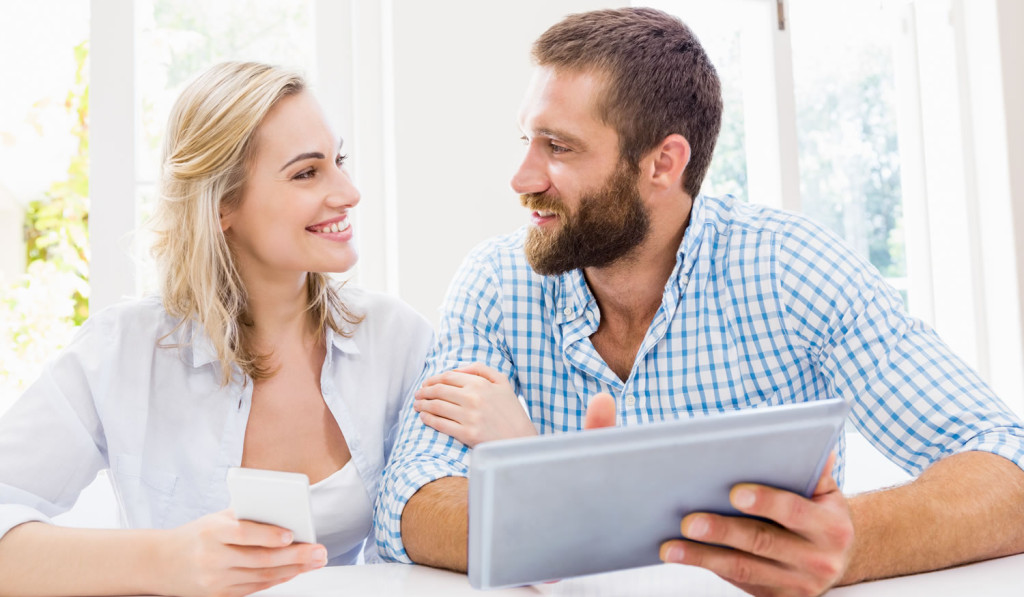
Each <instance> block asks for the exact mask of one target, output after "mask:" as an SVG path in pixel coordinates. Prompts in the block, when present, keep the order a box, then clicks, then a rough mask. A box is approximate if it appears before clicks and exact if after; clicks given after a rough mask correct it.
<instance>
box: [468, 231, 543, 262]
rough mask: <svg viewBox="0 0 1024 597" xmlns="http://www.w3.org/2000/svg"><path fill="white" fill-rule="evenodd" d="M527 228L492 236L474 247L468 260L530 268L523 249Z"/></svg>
mask: <svg viewBox="0 0 1024 597" xmlns="http://www.w3.org/2000/svg"><path fill="white" fill-rule="evenodd" d="M526 232H527V226H522V227H520V228H518V229H516V230H514V231H512V232H509V233H507V234H500V235H498V236H492V237H491V238H488V239H486V240H484V241H482V242H480V243H479V244H477V245H476V246H475V247H473V249H472V250H470V252H469V254H468V256H467V259H470V260H474V261H477V262H480V263H493V264H494V265H495V266H501V265H505V266H509V265H514V266H525V267H527V268H529V263H527V261H526V254H525V253H524V252H523V247H524V245H525V244H526Z"/></svg>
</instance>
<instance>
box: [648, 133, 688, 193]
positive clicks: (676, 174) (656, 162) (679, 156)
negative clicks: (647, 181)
mask: <svg viewBox="0 0 1024 597" xmlns="http://www.w3.org/2000/svg"><path fill="white" fill-rule="evenodd" d="M649 155H650V156H651V159H652V163H651V184H653V185H655V186H657V187H661V188H678V189H681V188H682V187H683V185H682V178H683V176H684V174H685V173H686V166H687V165H689V163H690V142H689V141H687V140H686V137H684V136H682V135H679V134H672V135H669V136H667V137H665V138H664V139H663V140H662V141H661V143H660V144H658V146H657V147H655V148H654V149H653V150H652V151H651V153H650V154H649Z"/></svg>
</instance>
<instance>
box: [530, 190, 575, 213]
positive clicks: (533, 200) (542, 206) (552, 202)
mask: <svg viewBox="0 0 1024 597" xmlns="http://www.w3.org/2000/svg"><path fill="white" fill-rule="evenodd" d="M519 203H521V204H522V205H523V207H525V208H527V209H529V210H531V211H550V212H554V213H556V214H561V213H562V212H563V211H564V210H563V208H562V202H561V201H559V200H558V199H555V198H553V197H551V196H550V195H548V194H546V193H527V194H524V195H520V196H519Z"/></svg>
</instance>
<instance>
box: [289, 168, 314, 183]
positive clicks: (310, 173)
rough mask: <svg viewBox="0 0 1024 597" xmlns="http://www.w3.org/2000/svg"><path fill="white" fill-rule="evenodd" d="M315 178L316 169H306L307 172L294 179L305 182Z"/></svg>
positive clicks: (297, 175) (300, 173) (304, 171)
mask: <svg viewBox="0 0 1024 597" xmlns="http://www.w3.org/2000/svg"><path fill="white" fill-rule="evenodd" d="M314 176H316V168H306V169H305V170H303V171H302V172H299V173H298V174H296V175H295V176H293V177H292V178H294V179H296V180H305V179H307V178H313V177H314Z"/></svg>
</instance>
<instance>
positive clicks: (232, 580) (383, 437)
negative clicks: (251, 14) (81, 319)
mask: <svg viewBox="0 0 1024 597" xmlns="http://www.w3.org/2000/svg"><path fill="white" fill-rule="evenodd" d="M340 148H341V143H340V141H339V139H338V137H336V136H335V135H334V134H333V133H332V132H331V130H330V128H329V127H328V125H327V123H326V120H325V118H324V116H323V113H322V111H321V109H320V107H319V105H318V104H317V102H316V100H315V99H314V98H313V96H312V95H310V93H309V91H307V90H306V89H305V84H304V83H303V80H302V78H301V77H299V76H298V75H296V74H294V73H290V72H287V71H284V70H281V69H278V68H274V67H270V66H266V65H261V64H253V63H226V64H221V65H218V66H216V67H214V68H212V69H211V70H209V71H207V72H206V73H204V74H203V75H201V76H200V77H199V78H197V79H196V80H195V81H193V82H192V83H191V84H190V85H189V86H188V88H187V89H186V90H185V91H184V92H183V93H182V95H181V97H180V98H179V99H178V101H177V103H176V105H175V107H174V109H173V112H172V115H171V117H170V121H169V126H168V132H167V139H166V143H165V147H164V161H163V166H162V179H161V192H160V199H159V204H158V206H157V208H156V214H155V222H156V243H155V246H154V257H155V258H156V262H157V264H158V267H159V270H160V275H161V280H162V293H161V296H160V297H159V298H150V299H143V300H138V301H130V302H124V303H121V304H119V305H116V306H114V307H111V308H109V309H106V310H104V311H101V312H99V313H97V314H95V315H94V316H93V317H92V318H90V320H89V321H88V322H87V323H86V324H85V325H84V326H83V327H82V329H81V331H80V332H79V333H78V335H77V336H76V338H75V339H74V341H73V342H72V343H71V345H70V346H69V347H68V348H67V349H66V350H64V351H63V352H62V353H61V354H60V355H59V356H58V357H57V358H56V359H55V360H54V361H53V362H51V363H50V364H49V365H48V367H47V369H46V371H45V372H44V374H43V375H42V377H41V378H40V379H39V380H38V381H37V382H36V383H35V384H34V385H33V386H31V387H30V388H29V389H28V390H27V391H26V392H25V394H24V395H23V396H22V398H21V400H19V402H18V403H17V404H16V405H15V406H14V407H13V408H12V409H11V410H10V411H9V412H8V413H7V414H6V415H5V416H4V417H3V418H2V419H0V579H3V581H2V582H0V594H7V593H10V594H19V595H28V594H48V595H53V594H75V595H85V594H90V595H95V594H140V593H146V594H150V593H159V594H174V595H203V594H231V595H242V594H248V593H251V592H253V591H257V590H260V589H263V588H266V587H269V586H272V585H274V584H277V583H280V582H283V581H285V580H287V579H289V578H291V577H293V576H295V575H297V574H299V573H301V572H304V571H307V570H311V569H314V568H318V567H320V566H323V565H325V564H326V563H330V564H348V563H354V562H355V561H356V558H357V556H358V555H359V553H360V550H363V549H365V555H366V557H367V558H368V559H372V558H373V557H374V555H375V551H374V541H373V540H372V538H371V539H370V540H369V541H365V539H366V538H367V536H368V535H369V534H370V529H371V518H372V508H373V499H374V498H375V496H376V494H377V483H378V478H379V476H380V473H381V470H382V468H383V466H384V462H385V460H386V458H387V456H388V453H389V452H390V449H391V442H392V441H393V430H394V427H395V423H396V421H397V419H398V413H399V410H400V407H401V405H402V402H403V400H404V398H405V397H406V396H407V395H408V393H409V392H410V391H411V389H412V384H413V383H414V382H415V380H416V377H417V376H418V375H419V373H420V371H421V369H422V365H423V359H424V356H425V353H426V351H427V349H428V347H429V345H430V343H431V340H432V332H431V328H430V326H429V324H428V323H427V322H426V321H425V320H424V319H423V318H421V317H420V316H418V315H417V314H415V313H414V312H413V311H412V309H410V308H409V307H408V306H406V305H405V304H403V303H401V302H400V301H398V300H396V299H393V298H389V297H387V296H384V295H379V294H373V293H370V292H365V291H359V290H354V289H350V288H344V289H342V288H339V287H338V286H337V285H336V284H334V283H332V282H331V280H330V278H329V277H328V275H327V273H328V272H342V271H346V270H348V269H349V268H351V267H352V266H353V265H354V264H355V262H356V252H355V247H354V246H353V244H352V234H353V231H352V225H351V222H350V210H351V209H352V208H353V207H355V206H356V204H357V203H358V202H359V199H360V197H359V193H358V191H357V190H356V189H355V188H354V187H353V186H352V183H351V181H350V179H349V177H348V174H347V173H346V172H345V170H344V168H343V165H344V160H345V156H344V155H343V154H341V152H340ZM233 466H244V467H250V468H260V469H272V470H280V471H294V472H300V473H305V474H306V475H307V476H308V477H309V479H310V482H311V483H312V484H313V485H312V489H311V502H312V507H313V514H314V521H315V524H316V528H317V534H318V539H319V540H320V541H321V544H317V545H311V544H298V543H292V539H291V536H290V534H289V533H288V532H286V531H285V530H284V529H281V528H278V527H274V526H270V525H262V524H257V523H254V522H248V521H238V520H236V519H235V518H234V516H233V514H232V513H231V512H230V511H228V510H226V508H227V506H228V502H229V497H228V492H227V486H226V482H225V476H226V473H227V470H228V468H230V467H233ZM108 467H109V468H110V470H111V479H112V482H113V485H114V489H115V493H116V495H117V496H118V501H119V504H120V506H121V511H122V514H123V518H124V519H125V522H126V525H125V526H126V527H128V528H130V529H131V530H83V529H69V528H60V527H56V526H53V525H51V524H47V522H48V520H49V519H48V517H49V516H52V515H54V514H57V513H59V512H61V511H63V510H65V509H67V508H68V507H70V506H71V505H72V504H73V503H74V501H75V499H76V497H77V495H78V493H79V491H80V490H81V489H82V488H83V487H84V486H85V485H87V484H88V483H89V482H90V481H91V480H92V479H93V478H94V477H95V475H96V473H97V472H98V471H99V470H101V469H104V468H108ZM364 545H365V547H364Z"/></svg>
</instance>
